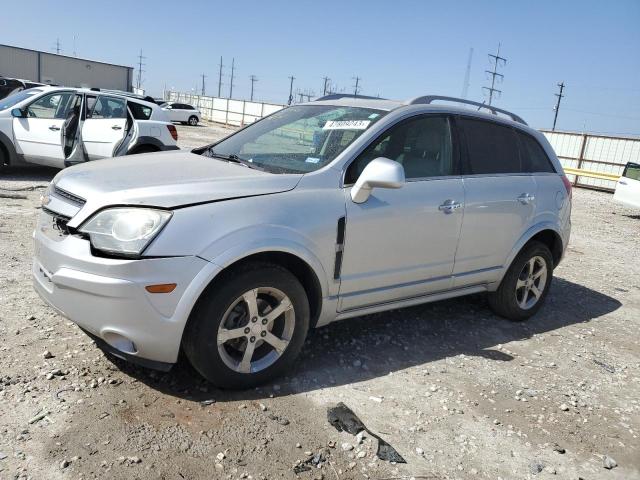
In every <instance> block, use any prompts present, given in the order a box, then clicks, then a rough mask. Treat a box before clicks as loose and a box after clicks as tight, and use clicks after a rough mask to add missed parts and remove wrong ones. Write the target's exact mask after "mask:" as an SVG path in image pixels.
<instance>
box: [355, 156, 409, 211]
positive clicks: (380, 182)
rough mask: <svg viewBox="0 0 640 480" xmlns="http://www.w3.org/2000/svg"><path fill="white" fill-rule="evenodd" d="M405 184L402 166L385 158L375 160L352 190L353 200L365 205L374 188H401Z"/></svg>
mask: <svg viewBox="0 0 640 480" xmlns="http://www.w3.org/2000/svg"><path fill="white" fill-rule="evenodd" d="M404 182H405V180H404V168H403V167H402V165H400V164H399V163H398V162H396V161H393V160H390V159H388V158H385V157H378V158H375V159H373V160H371V161H370V162H369V164H368V165H367V166H366V167H364V170H363V171H362V173H361V174H360V176H359V177H358V180H357V181H356V183H355V185H354V186H353V188H352V189H351V200H353V201H354V202H355V203H364V202H366V201H367V199H368V198H369V196H370V195H371V191H372V190H373V189H374V188H400V187H402V186H403V185H404Z"/></svg>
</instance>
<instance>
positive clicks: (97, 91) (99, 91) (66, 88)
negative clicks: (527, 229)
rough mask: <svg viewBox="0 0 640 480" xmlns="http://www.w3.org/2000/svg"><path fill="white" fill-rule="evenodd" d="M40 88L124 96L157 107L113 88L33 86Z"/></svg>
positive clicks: (42, 89) (45, 90)
mask: <svg viewBox="0 0 640 480" xmlns="http://www.w3.org/2000/svg"><path fill="white" fill-rule="evenodd" d="M35 88H38V89H40V90H41V91H43V92H47V91H50V92H53V91H69V90H71V91H74V92H78V93H86V94H91V95H107V96H109V97H119V98H124V99H128V100H134V101H135V102H136V103H141V104H142V105H145V106H148V107H156V108H157V107H158V104H157V103H152V102H147V101H146V100H143V99H141V98H138V97H137V96H133V94H131V95H129V94H127V93H126V92H117V91H115V90H93V89H91V88H82V87H59V86H55V87H54V86H51V85H43V86H38V87H35Z"/></svg>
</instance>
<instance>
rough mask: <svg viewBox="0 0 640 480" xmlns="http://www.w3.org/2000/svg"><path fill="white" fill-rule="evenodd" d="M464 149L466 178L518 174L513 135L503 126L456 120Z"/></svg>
mask: <svg viewBox="0 0 640 480" xmlns="http://www.w3.org/2000/svg"><path fill="white" fill-rule="evenodd" d="M458 122H459V124H460V126H461V128H462V131H463V132H464V138H465V141H466V147H467V162H466V163H467V165H466V166H465V170H466V173H467V174H469V175H482V174H489V175H490V174H499V173H522V172H523V171H524V170H523V168H522V162H521V159H520V152H519V149H518V143H517V140H516V136H515V132H514V131H513V130H512V129H511V128H510V127H507V126H503V125H498V124H495V123H492V122H488V121H484V120H476V119H471V118H464V117H461V118H460V119H459V120H458Z"/></svg>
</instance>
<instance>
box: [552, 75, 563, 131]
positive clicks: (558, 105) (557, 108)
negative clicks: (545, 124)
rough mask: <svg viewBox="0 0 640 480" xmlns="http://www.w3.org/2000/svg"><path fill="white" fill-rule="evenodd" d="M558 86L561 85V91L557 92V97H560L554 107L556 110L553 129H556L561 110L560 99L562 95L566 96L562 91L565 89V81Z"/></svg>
mask: <svg viewBox="0 0 640 480" xmlns="http://www.w3.org/2000/svg"><path fill="white" fill-rule="evenodd" d="M558 87H560V93H556V94H555V95H556V97H558V101H557V102H556V106H555V107H553V109H554V110H555V114H554V115H553V127H552V128H551V131H552V132H553V131H555V129H556V121H557V120H558V111H559V110H560V100H562V97H564V95H563V94H562V91H563V90H564V82H560V83H559V84H558Z"/></svg>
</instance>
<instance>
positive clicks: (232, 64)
mask: <svg viewBox="0 0 640 480" xmlns="http://www.w3.org/2000/svg"><path fill="white" fill-rule="evenodd" d="M235 68H236V59H235V58H232V59H231V78H230V80H229V98H233V74H234V72H235Z"/></svg>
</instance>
